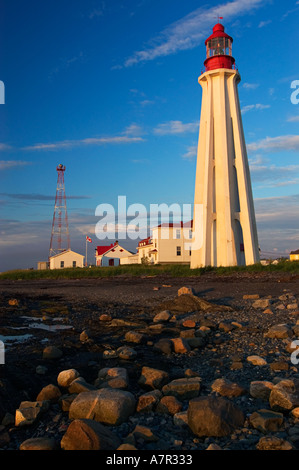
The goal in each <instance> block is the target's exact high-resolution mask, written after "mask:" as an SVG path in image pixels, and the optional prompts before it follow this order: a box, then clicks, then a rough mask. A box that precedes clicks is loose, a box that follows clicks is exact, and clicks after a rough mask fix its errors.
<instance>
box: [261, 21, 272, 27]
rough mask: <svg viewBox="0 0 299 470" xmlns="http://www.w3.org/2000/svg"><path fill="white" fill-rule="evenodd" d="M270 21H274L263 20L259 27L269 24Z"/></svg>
mask: <svg viewBox="0 0 299 470" xmlns="http://www.w3.org/2000/svg"><path fill="white" fill-rule="evenodd" d="M270 23H272V20H266V21H261V22H260V23H259V28H263V27H264V26H267V25H268V24H270Z"/></svg>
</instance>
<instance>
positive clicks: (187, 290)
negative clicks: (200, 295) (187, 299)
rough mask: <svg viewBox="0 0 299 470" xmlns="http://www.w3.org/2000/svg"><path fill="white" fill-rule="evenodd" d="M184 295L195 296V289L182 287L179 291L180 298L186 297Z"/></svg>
mask: <svg viewBox="0 0 299 470" xmlns="http://www.w3.org/2000/svg"><path fill="white" fill-rule="evenodd" d="M184 294H194V289H193V288H192V287H189V286H184V287H181V288H180V289H179V290H178V296H180V295H184Z"/></svg>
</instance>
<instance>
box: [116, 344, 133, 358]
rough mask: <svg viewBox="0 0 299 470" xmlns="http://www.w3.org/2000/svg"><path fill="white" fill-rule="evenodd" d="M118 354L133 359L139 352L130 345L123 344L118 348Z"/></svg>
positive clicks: (120, 356)
mask: <svg viewBox="0 0 299 470" xmlns="http://www.w3.org/2000/svg"><path fill="white" fill-rule="evenodd" d="M117 354H118V357H119V358H120V359H125V360H133V359H135V357H136V356H137V352H136V351H135V349H133V348H129V347H128V346H121V347H120V348H118V349H117Z"/></svg>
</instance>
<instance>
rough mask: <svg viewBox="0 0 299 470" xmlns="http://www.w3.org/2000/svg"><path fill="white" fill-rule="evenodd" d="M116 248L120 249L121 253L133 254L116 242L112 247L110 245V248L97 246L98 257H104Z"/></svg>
mask: <svg viewBox="0 0 299 470" xmlns="http://www.w3.org/2000/svg"><path fill="white" fill-rule="evenodd" d="M116 247H119V251H127V252H128V253H132V252H131V251H129V250H127V249H126V248H123V247H121V246H120V245H119V243H118V242H115V243H111V245H109V246H97V248H96V250H97V253H96V256H104V255H106V254H107V253H108V252H109V251H114V249H115V248H116Z"/></svg>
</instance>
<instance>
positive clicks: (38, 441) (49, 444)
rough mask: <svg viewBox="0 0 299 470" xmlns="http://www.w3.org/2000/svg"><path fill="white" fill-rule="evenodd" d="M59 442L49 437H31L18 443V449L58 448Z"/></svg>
mask: <svg viewBox="0 0 299 470" xmlns="http://www.w3.org/2000/svg"><path fill="white" fill-rule="evenodd" d="M58 449H59V444H58V442H57V441H55V439H52V438H50V437H32V438H31V439H26V441H23V442H22V444H21V445H20V450H58Z"/></svg>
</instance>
